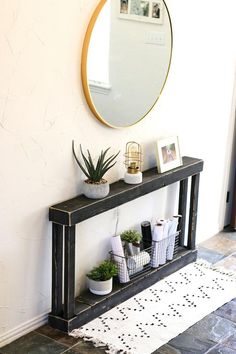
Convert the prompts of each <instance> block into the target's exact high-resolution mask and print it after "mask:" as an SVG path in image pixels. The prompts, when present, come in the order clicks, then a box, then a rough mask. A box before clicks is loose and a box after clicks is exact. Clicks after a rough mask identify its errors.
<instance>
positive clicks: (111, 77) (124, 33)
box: [82, 0, 172, 127]
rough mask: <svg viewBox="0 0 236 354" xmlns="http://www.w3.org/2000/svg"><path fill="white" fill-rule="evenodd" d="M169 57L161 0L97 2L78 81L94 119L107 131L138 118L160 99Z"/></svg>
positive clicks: (169, 37) (168, 26)
mask: <svg viewBox="0 0 236 354" xmlns="http://www.w3.org/2000/svg"><path fill="white" fill-rule="evenodd" d="M171 53H172V29H171V22H170V17H169V13H168V10H167V7H166V5H165V3H164V1H163V0H155V1H154V0H149V1H148V0H147V1H146V0H145V1H144V0H107V1H105V0H102V1H101V2H100V4H99V5H98V8H97V9H96V11H95V13H94V15H93V18H92V19H91V22H90V25H89V28H88V31H87V34H86V38H85V41H84V48H83V57H82V80H83V87H84V92H85V96H86V99H87V102H88V104H89V106H90V108H91V110H92V112H93V113H94V114H95V116H96V117H97V118H98V119H100V120H101V121H103V122H104V123H105V124H107V125H109V126H112V127H126V126H130V125H133V124H135V123H136V122H138V121H139V120H141V119H142V118H143V117H145V115H146V114H147V113H148V112H149V111H150V109H151V108H152V107H153V105H154V104H155V102H156V101H157V99H158V98H159V96H160V93H161V91H162V89H163V86H164V84H165V81H166V78H167V75H168V71H169V66H170V61H171Z"/></svg>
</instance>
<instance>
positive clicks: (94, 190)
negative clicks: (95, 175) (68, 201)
mask: <svg viewBox="0 0 236 354" xmlns="http://www.w3.org/2000/svg"><path fill="white" fill-rule="evenodd" d="M109 191H110V186H109V183H108V182H107V181H105V180H103V182H102V183H89V182H87V180H86V181H84V184H83V193H84V195H85V196H86V197H87V198H90V199H101V198H105V197H106V196H107V195H108V194H109Z"/></svg>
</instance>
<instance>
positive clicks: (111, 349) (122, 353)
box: [69, 328, 133, 354]
mask: <svg viewBox="0 0 236 354" xmlns="http://www.w3.org/2000/svg"><path fill="white" fill-rule="evenodd" d="M81 329H82V328H80V329H74V330H73V331H72V332H70V333H69V335H70V336H72V337H74V338H81V339H83V340H84V341H85V342H91V343H93V345H94V346H95V347H96V348H99V347H105V346H106V347H107V348H108V349H106V350H105V352H106V353H107V354H133V353H131V352H130V351H128V352H127V351H126V350H122V349H118V348H117V347H115V346H114V345H112V344H109V343H105V342H102V341H101V340H99V339H98V338H94V337H90V336H88V335H86V334H84V333H82V332H81Z"/></svg>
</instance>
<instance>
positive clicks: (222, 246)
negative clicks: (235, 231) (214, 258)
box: [200, 233, 236, 256]
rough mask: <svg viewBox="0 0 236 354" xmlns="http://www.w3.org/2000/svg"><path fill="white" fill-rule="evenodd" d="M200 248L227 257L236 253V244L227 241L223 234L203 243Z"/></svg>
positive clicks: (232, 241)
mask: <svg viewBox="0 0 236 354" xmlns="http://www.w3.org/2000/svg"><path fill="white" fill-rule="evenodd" d="M200 246H201V247H204V248H208V249H210V250H213V251H215V252H218V253H221V254H224V255H227V256H229V255H230V254H232V253H235V252H236V242H235V241H234V240H229V239H227V238H226V237H224V236H223V235H222V234H221V233H219V234H217V235H216V236H214V237H212V238H210V239H209V240H206V241H204V242H202V243H201V245H200Z"/></svg>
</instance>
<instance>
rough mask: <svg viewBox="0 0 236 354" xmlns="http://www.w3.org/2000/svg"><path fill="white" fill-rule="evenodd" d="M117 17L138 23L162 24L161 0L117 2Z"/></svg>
mask: <svg viewBox="0 0 236 354" xmlns="http://www.w3.org/2000/svg"><path fill="white" fill-rule="evenodd" d="M118 2H119V17H120V18H122V19H126V20H134V21H140V22H151V23H156V24H162V23H163V0H118Z"/></svg>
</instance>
